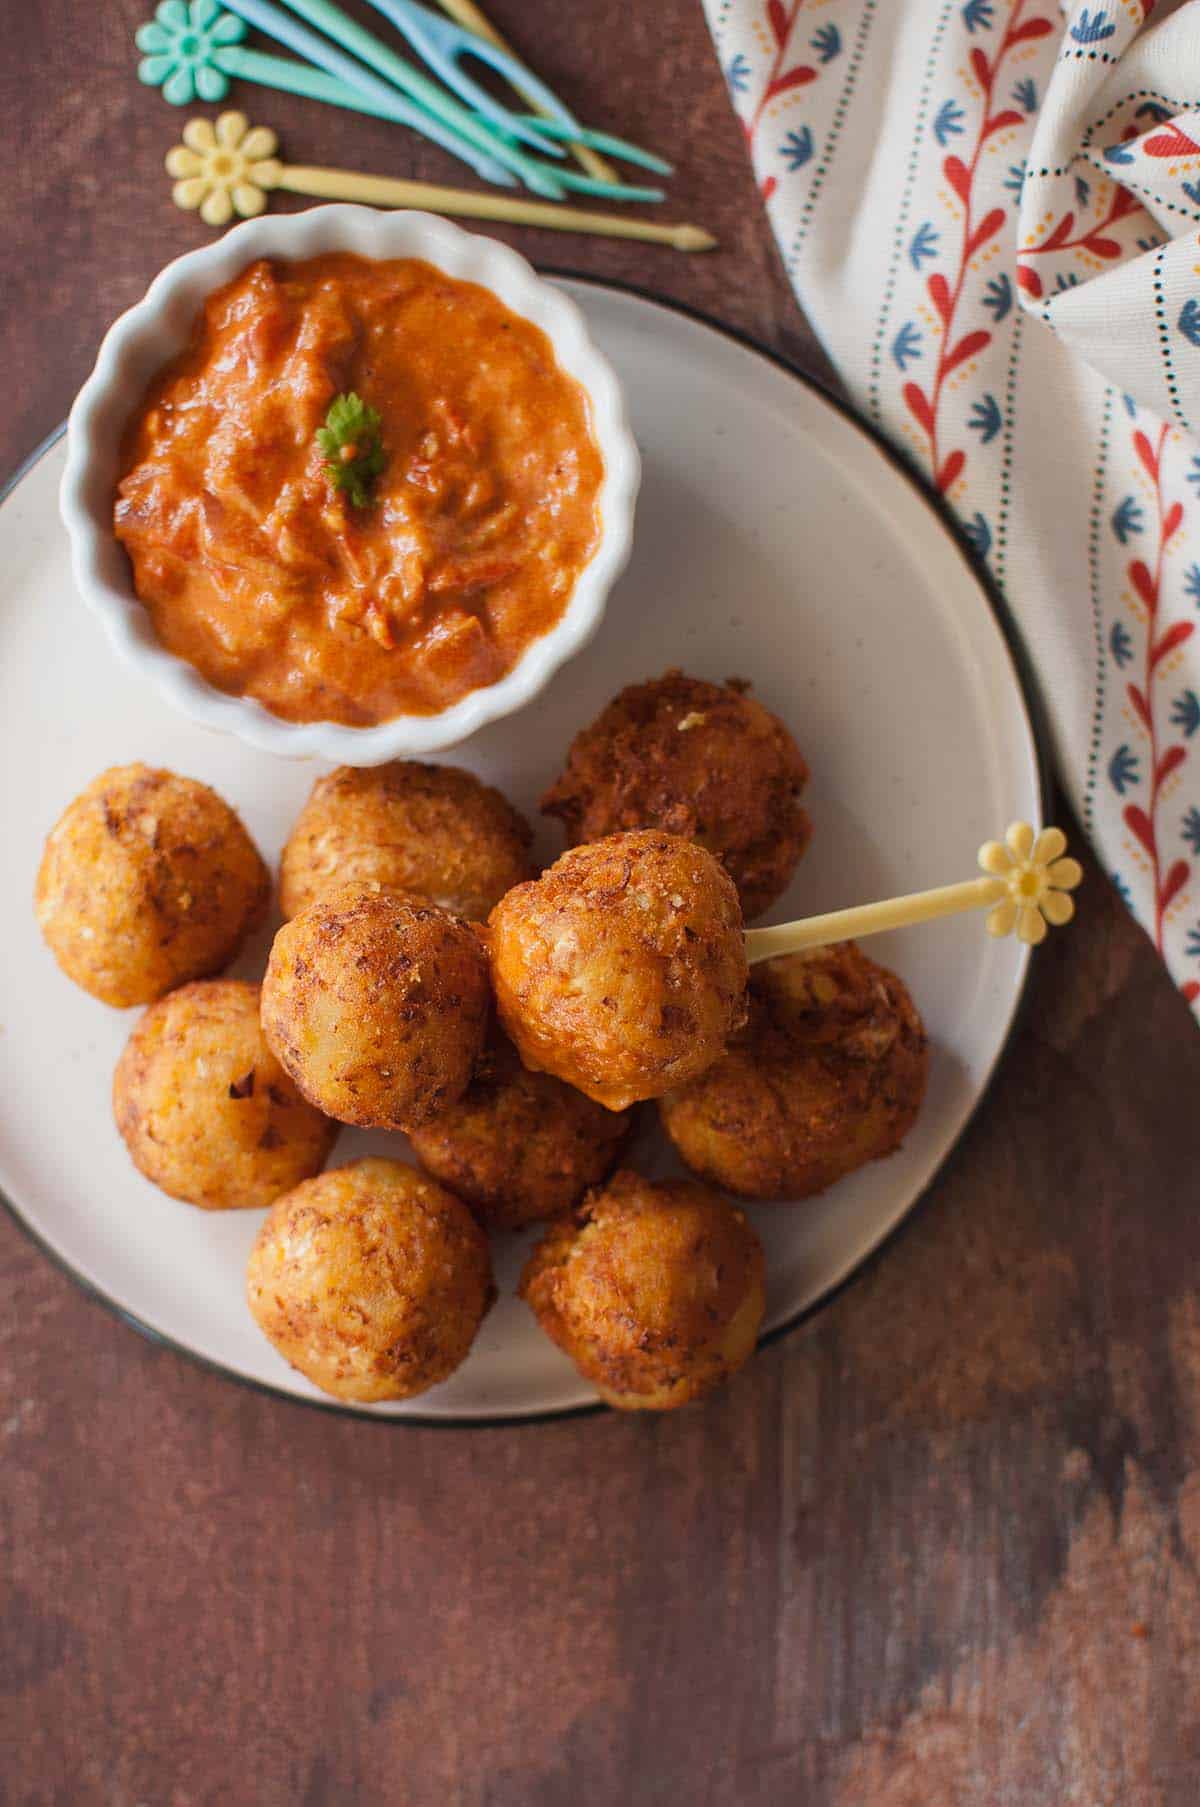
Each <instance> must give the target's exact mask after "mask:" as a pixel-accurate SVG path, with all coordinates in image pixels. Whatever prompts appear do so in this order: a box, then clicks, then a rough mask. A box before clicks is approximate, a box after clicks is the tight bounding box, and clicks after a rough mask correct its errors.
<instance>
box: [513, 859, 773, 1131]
mask: <svg viewBox="0 0 1200 1807" xmlns="http://www.w3.org/2000/svg"><path fill="white" fill-rule="evenodd" d="M488 926H489V929H490V933H491V951H492V982H493V984H494V985H495V988H496V1003H497V1007H498V1010H499V1013H500V1018H501V1021H502V1023H503V1025H504V1027H505V1029H506V1030H507V1031H508V1033H509V1035H510V1036H511V1037H512V1040H513V1041H514V1042H515V1043H516V1047H517V1051H518V1053H519V1054H520V1056H521V1059H522V1060H523V1061H524V1062H525V1065H526V1066H527V1067H532V1068H534V1069H535V1071H539V1072H545V1073H553V1074H555V1075H556V1076H557V1077H558V1078H559V1079H563V1080H565V1081H566V1083H567V1084H568V1085H573V1086H575V1087H577V1089H578V1090H579V1091H581V1092H586V1094H587V1096H588V1097H589V1098H595V1099H596V1100H597V1102H598V1103H600V1104H603V1105H607V1107H608V1108H609V1110H625V1109H627V1108H628V1106H629V1105H631V1104H635V1103H636V1102H637V1101H638V1099H640V1098H656V1097H658V1096H659V1095H660V1094H661V1093H662V1092H665V1091H669V1090H670V1088H671V1087H672V1086H677V1085H681V1084H682V1083H683V1082H684V1080H686V1079H690V1078H692V1077H693V1076H694V1075H695V1074H697V1073H701V1072H703V1071H704V1068H705V1067H707V1066H711V1064H712V1062H713V1061H714V1060H716V1059H717V1058H718V1057H719V1056H720V1054H721V1053H722V1051H723V1050H724V1047H725V1043H726V1041H727V1040H728V1038H729V1036H730V1034H731V1033H732V1031H733V1030H734V1029H736V1028H738V1026H739V1025H740V1024H741V1022H742V1020H743V1017H744V1015H745V989H746V955H745V949H744V946H743V937H742V917H741V911H740V910H739V908H738V901H737V892H736V891H735V890H734V887H733V881H732V880H731V879H730V877H729V875H728V873H727V872H726V871H725V870H724V868H723V867H722V866H720V865H719V864H718V862H717V861H716V860H715V859H714V858H713V856H712V854H711V853H707V852H706V851H705V850H704V848H703V847H697V846H696V845H695V844H694V843H693V842H691V841H684V840H680V839H679V838H678V837H676V836H674V835H668V834H660V833H658V832H656V831H655V830H653V829H642V830H636V831H634V832H632V833H629V834H616V835H609V836H608V838H607V839H606V840H603V841H595V842H592V843H590V844H589V845H587V846H585V847H576V848H574V849H572V850H571V851H570V852H568V853H564V854H563V856H562V858H561V859H559V860H557V861H556V862H555V864H554V865H553V866H551V867H550V868H549V870H548V871H546V872H543V874H542V876H541V877H540V878H537V879H534V880H532V881H531V882H530V883H528V884H525V885H518V886H517V888H516V889H515V890H514V891H510V892H509V893H508V895H507V897H505V898H502V899H501V901H500V902H499V903H498V904H497V905H496V908H495V909H494V910H493V911H492V914H491V916H490V917H489V918H488Z"/></svg>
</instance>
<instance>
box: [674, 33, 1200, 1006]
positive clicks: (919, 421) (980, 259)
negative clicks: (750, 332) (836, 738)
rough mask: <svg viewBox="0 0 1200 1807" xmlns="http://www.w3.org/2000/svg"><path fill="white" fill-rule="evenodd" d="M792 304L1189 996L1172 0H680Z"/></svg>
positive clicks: (1187, 366)
mask: <svg viewBox="0 0 1200 1807" xmlns="http://www.w3.org/2000/svg"><path fill="white" fill-rule="evenodd" d="M705 6H706V9H707V11H708V14H709V19H710V23H711V25H712V29H713V33H714V36H715V38H716V42H717V47H718V52H719V55H720V58H721V62H722V66H723V68H724V71H725V74H726V78H727V80H728V83H729V87H730V91H731V93H732V96H733V100H734V105H735V106H736V108H737V111H738V114H739V117H740V118H741V120H742V123H743V127H744V130H745V134H746V139H747V143H748V146H749V149H750V154H751V156H752V158H753V161H754V168H755V171H756V174H757V176H758V178H759V183H760V187H761V191H762V194H763V198H764V200H765V201H766V204H767V208H768V211H769V213H770V217H771V222H772V225H773V226H774V229H775V232H776V236H777V238H778V240H779V245H780V249H781V251H782V253H783V257H784V260H785V263H786V265H787V269H788V271H789V273H790V275H791V277H792V280H793V282H794V284H795V287H796V291H797V294H798V296H799V299H800V301H801V303H802V305H803V307H804V309H805V311H806V313H807V315H808V317H809V319H810V320H811V321H812V323H813V326H814V327H815V329H816V330H817V332H818V333H819V334H820V336H821V338H822V340H823V341H824V343H825V346H826V347H827V349H828V351H829V353H830V355H831V357H832V358H833V361H834V363H835V364H836V365H837V367H838V370H839V371H840V373H841V375H842V377H843V379H844V381H845V383H846V386H847V388H848V390H849V391H850V394H851V395H852V397H853V398H854V400H855V401H856V402H857V404H858V406H859V408H860V409H861V410H862V411H863V412H864V414H865V415H866V416H867V417H868V418H869V419H871V420H872V421H874V422H875V423H876V424H877V425H878V426H879V427H881V428H882V429H883V431H884V432H885V433H886V434H887V435H888V437H889V438H890V439H891V440H892V441H893V442H894V443H895V444H896V445H897V446H898V447H900V449H901V450H902V451H904V452H905V453H906V454H907V455H908V457H909V458H910V459H911V460H912V462H913V463H914V465H915V466H916V467H917V468H918V469H919V470H920V472H921V473H922V474H923V475H924V476H925V478H926V479H927V480H928V481H929V483H930V484H931V485H932V486H933V487H934V488H936V489H937V490H939V491H940V492H941V493H942V494H943V495H944V496H945V498H946V500H947V501H948V502H949V503H950V505H951V507H952V508H953V509H954V510H955V512H956V514H957V516H958V518H959V520H960V522H961V524H962V527H963V530H964V532H965V533H966V535H967V536H968V538H969V539H970V541H971V543H972V544H973V546H974V547H975V550H976V551H977V553H978V554H979V555H980V557H981V558H983V559H984V560H985V561H986V563H987V565H988V566H989V568H990V570H991V572H992V575H993V576H994V577H995V579H996V581H997V582H998V584H999V585H1000V587H1001V589H1002V590H1003V592H1004V594H1005V596H1006V598H1007V600H1008V604H1009V606H1010V608H1011V610H1012V612H1013V614H1014V616H1015V618H1016V620H1017V622H1018V624H1019V626H1020V629H1021V632H1022V634H1023V636H1024V639H1025V642H1026V645H1027V646H1028V648H1029V650H1030V653H1031V654H1032V657H1033V662H1034V666H1035V669H1036V671H1037V673H1038V677H1039V681H1040V685H1041V690H1042V694H1043V697H1044V700H1045V702H1046V705H1047V708H1048V712H1049V716H1050V720H1051V725H1052V731H1053V735H1054V741H1055V751H1056V754H1057V760H1058V769H1059V774H1060V776H1061V778H1062V781H1063V783H1064V784H1065V786H1066V788H1067V791H1068V793H1069V795H1070V797H1071V799H1072V801H1073V803H1074V805H1075V807H1076V809H1077V810H1078V812H1079V814H1080V816H1081V818H1082V820H1083V823H1084V825H1085V828H1086V829H1087V831H1088V833H1089V834H1090V835H1091V837H1092V839H1093V842H1094V845H1095V846H1096V848H1097V850H1098V852H1099V854H1100V857H1101V858H1102V859H1103V861H1104V863H1105V865H1106V866H1107V868H1108V870H1109V871H1110V872H1111V873H1112V874H1113V877H1114V879H1115V881H1116V883H1117V885H1118V886H1119V888H1120V890H1121V892H1122V894H1123V896H1124V897H1125V898H1126V900H1127V902H1128V903H1129V905H1130V907H1131V908H1132V909H1133V911H1134V912H1135V914H1136V915H1137V917H1138V919H1139V921H1141V922H1142V924H1143V925H1144V926H1145V928H1146V929H1147V931H1148V932H1149V934H1150V935H1151V936H1152V937H1153V939H1154V941H1155V943H1156V945H1157V946H1158V948H1159V950H1160V951H1161V953H1162V954H1163V956H1164V958H1165V959H1166V962H1167V964H1168V966H1169V968H1170V970H1171V972H1172V973H1173V974H1174V976H1175V978H1176V980H1177V981H1178V983H1179V985H1180V986H1181V987H1182V989H1183V991H1184V993H1185V995H1186V996H1187V998H1188V999H1189V1001H1190V1002H1191V1003H1192V1005H1193V1008H1194V1009H1196V1010H1197V1011H1198V1013H1200V632H1197V629H1198V628H1200V438H1197V437H1196V435H1198V434H1200V0H1160V3H1159V4H1158V5H1157V6H1155V5H1154V0H1087V3H1086V4H1083V3H1082V0H1074V3H1072V4H1063V5H1059V4H1057V3H1056V0H705Z"/></svg>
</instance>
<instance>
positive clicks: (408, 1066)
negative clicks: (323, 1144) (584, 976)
mask: <svg viewBox="0 0 1200 1807" xmlns="http://www.w3.org/2000/svg"><path fill="white" fill-rule="evenodd" d="M488 1008H489V992H488V975H487V955H486V953H485V952H484V948H483V945H482V942H481V940H480V938H479V936H478V935H477V934H476V933H475V931H474V930H473V929H472V928H471V927H470V926H469V925H468V924H467V923H465V922H463V921H462V920H461V919H460V918H459V917H457V916H451V915H449V914H448V912H447V911H445V910H436V909H431V908H429V907H428V906H426V905H424V904H415V903H411V902H410V901H409V900H408V899H406V898H403V897H400V896H398V895H397V894H396V893H394V892H390V891H381V890H379V889H377V888H372V887H371V886H370V885H361V884H350V885H341V886H339V887H338V888H337V889H336V890H333V891H329V892H327V893H326V894H325V896H324V897H321V898H319V899H318V900H317V902H316V903H314V904H310V905H309V907H308V909H306V910H302V911H301V912H300V914H299V916H296V917H294V918H293V919H292V921H291V922H287V923H285V924H284V926H283V927H282V928H281V929H280V931H279V933H278V934H277V935H276V937H275V943H274V946H273V947H272V949H271V958H270V960H269V962H268V964H267V974H266V978H265V979H264V980H263V988H262V1023H263V1032H264V1034H265V1035H266V1038H267V1045H268V1046H269V1047H270V1048H271V1049H272V1050H273V1052H274V1053H275V1054H276V1056H277V1057H278V1059H279V1060H280V1062H281V1063H282V1065H283V1067H284V1068H285V1070H286V1071H287V1072H288V1073H290V1074H291V1076H292V1078H293V1079H294V1080H295V1082H296V1084H297V1085H298V1086H299V1088H300V1090H301V1091H302V1092H303V1093H304V1096H305V1097H306V1098H307V1099H308V1100H309V1102H310V1103H311V1104H315V1105H316V1107H317V1109H318V1110H322V1111H324V1112H325V1114H326V1115H327V1116H330V1117H336V1118H337V1119H338V1121H339V1122H341V1123H354V1124H357V1125H358V1126H359V1127H360V1128H364V1129H409V1128H411V1127H412V1126H413V1125H415V1124H419V1123H424V1122H425V1121H427V1120H428V1119H429V1118H430V1117H434V1116H436V1115H437V1113H438V1112H439V1111H441V1110H444V1109H445V1108H446V1106H447V1105H449V1104H453V1103H454V1101H455V1099H457V1098H459V1097H461V1095H462V1093H463V1092H464V1091H465V1090H466V1086H467V1082H468V1080H469V1079H470V1077H471V1073H472V1070H473V1068H474V1065H475V1062H476V1059H477V1058H478V1056H479V1053H480V1050H481V1048H482V1047H483V1038H484V1033H485V1030H486V1027H487V1020H488Z"/></svg>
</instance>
